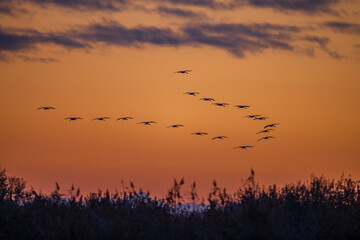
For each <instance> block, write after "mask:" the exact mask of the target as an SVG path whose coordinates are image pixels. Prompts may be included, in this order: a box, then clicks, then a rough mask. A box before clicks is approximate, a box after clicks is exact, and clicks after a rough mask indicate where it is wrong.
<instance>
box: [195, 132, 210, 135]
mask: <svg viewBox="0 0 360 240" xmlns="http://www.w3.org/2000/svg"><path fill="white" fill-rule="evenodd" d="M191 135H197V136H202V135H208V133H206V132H193V133H191Z"/></svg>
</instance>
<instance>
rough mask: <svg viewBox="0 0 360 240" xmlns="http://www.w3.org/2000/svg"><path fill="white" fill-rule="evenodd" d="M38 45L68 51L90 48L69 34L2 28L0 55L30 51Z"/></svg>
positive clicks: (0, 28)
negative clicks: (62, 48)
mask: <svg viewBox="0 0 360 240" xmlns="http://www.w3.org/2000/svg"><path fill="white" fill-rule="evenodd" d="M37 44H55V45H60V46H62V47H65V48H68V49H73V48H86V47H90V46H89V45H88V44H86V43H82V42H79V41H77V40H75V39H73V38H71V35H69V34H62V33H40V32H38V31H35V30H32V29H13V28H11V29H4V28H2V27H0V53H1V52H4V51H12V52H16V51H24V50H29V49H32V48H35V47H36V45H37Z"/></svg>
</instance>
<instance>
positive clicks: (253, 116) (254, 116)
mask: <svg viewBox="0 0 360 240" xmlns="http://www.w3.org/2000/svg"><path fill="white" fill-rule="evenodd" d="M259 116H261V115H247V116H245V117H246V118H256V117H259Z"/></svg>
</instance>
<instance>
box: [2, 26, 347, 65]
mask: <svg viewBox="0 0 360 240" xmlns="http://www.w3.org/2000/svg"><path fill="white" fill-rule="evenodd" d="M303 31H304V29H302V28H300V27H297V26H292V25H278V24H269V23H264V24H194V23H192V24H188V25H185V26H183V27H182V28H180V29H179V30H178V31H174V30H172V29H170V28H157V27H145V26H138V27H134V28H128V27H125V26H123V25H121V24H119V23H117V22H104V23H98V24H91V25H88V26H84V27H79V28H77V29H74V30H70V31H64V32H55V33H39V32H37V31H33V30H12V31H11V30H4V29H1V28H0V53H1V52H20V51H24V50H27V49H30V48H34V47H35V46H36V45H37V44H55V45H58V46H62V47H65V48H68V49H78V48H80V49H84V48H99V47H101V46H102V45H108V46H125V47H128V46H134V47H141V46H143V45H145V46H146V45H147V44H151V45H156V46H170V47H171V46H172V47H180V46H195V47H197V46H198V47H202V46H210V47H214V48H218V49H223V50H226V51H227V52H229V53H231V54H233V55H235V56H236V57H245V56H246V54H247V53H249V52H261V51H264V50H266V49H273V50H285V51H290V52H297V51H298V50H297V49H298V48H299V46H297V45H296V43H297V42H298V41H303V42H307V43H312V44H314V45H315V46H319V47H320V48H321V49H322V50H323V51H325V52H327V53H328V54H329V55H330V56H331V57H332V58H340V57H341V56H340V55H339V54H337V53H336V52H332V51H330V50H329V49H328V47H327V45H328V43H329V41H330V40H329V39H328V38H320V37H314V36H313V37H308V36H305V37H304V36H302V34H303V33H302V32H303ZM309 49H310V50H311V48H308V50H306V51H308V52H309V53H310V52H311V51H309ZM304 51H305V50H304Z"/></svg>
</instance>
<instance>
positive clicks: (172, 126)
mask: <svg viewBox="0 0 360 240" xmlns="http://www.w3.org/2000/svg"><path fill="white" fill-rule="evenodd" d="M179 127H184V125H181V124H174V125H170V126H167V128H179Z"/></svg>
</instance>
